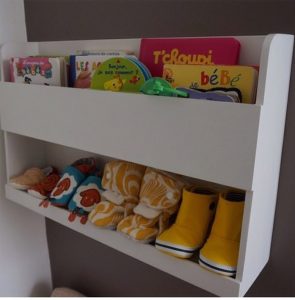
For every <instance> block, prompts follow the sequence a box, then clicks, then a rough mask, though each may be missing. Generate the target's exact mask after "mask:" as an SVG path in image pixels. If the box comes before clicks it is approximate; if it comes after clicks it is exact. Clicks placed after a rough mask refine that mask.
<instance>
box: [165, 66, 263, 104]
mask: <svg viewBox="0 0 295 300" xmlns="http://www.w3.org/2000/svg"><path fill="white" fill-rule="evenodd" d="M257 74H258V72H257V70H256V69H255V68H253V67H248V66H220V65H215V66H206V65H171V64H170V65H169V64H167V65H164V70H163V77H164V78H165V79H166V80H167V81H168V82H170V83H171V85H172V86H173V87H186V88H192V89H203V90H209V89H212V88H235V89H238V90H239V91H240V94H241V99H240V100H241V102H242V103H253V102H254V98H255V92H256V84H257Z"/></svg>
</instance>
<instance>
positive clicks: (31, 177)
mask: <svg viewBox="0 0 295 300" xmlns="http://www.w3.org/2000/svg"><path fill="white" fill-rule="evenodd" d="M47 172H48V168H45V169H43V170H42V169H39V168H35V167H34V168H30V169H28V170H27V171H25V172H24V173H23V174H22V175H18V176H14V177H11V178H10V179H9V184H10V185H11V186H12V187H14V188H15V189H18V190H27V189H29V188H31V187H33V186H34V185H36V184H38V183H40V182H42V181H43V180H44V179H45V178H46V175H47Z"/></svg>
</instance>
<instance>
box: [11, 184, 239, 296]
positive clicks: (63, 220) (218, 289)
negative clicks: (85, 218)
mask: <svg viewBox="0 0 295 300" xmlns="http://www.w3.org/2000/svg"><path fill="white" fill-rule="evenodd" d="M5 193H6V198H7V199H9V200H11V201H13V202H15V203H17V204H19V205H21V206H24V207H26V208H28V209H31V210H33V211H34V212H36V213H38V214H40V215H42V216H44V217H47V218H49V219H51V220H53V221H55V222H57V223H60V224H62V225H64V226H66V227H68V228H70V229H72V230H75V231H77V232H79V233H81V234H83V235H85V236H87V237H89V238H92V239H94V240H96V241H98V242H100V243H102V244H105V245H107V246H109V247H111V248H113V249H116V250H117V251H119V252H122V253H124V254H126V255H129V256H131V257H133V258H134V259H137V260H139V261H141V262H144V263H146V264H148V265H151V266H153V267H155V268H157V269H159V270H161V271H163V272H166V273H169V274H170V275H172V276H174V277H177V278H179V279H182V280H184V281H186V282H189V283H191V284H192V285H195V286H197V287H199V288H202V289H204V290H206V291H209V292H211V293H213V294H215V295H218V296H240V282H239V281H238V280H236V279H233V278H228V277H224V276H221V275H217V274H214V273H213V272H209V271H207V270H205V269H203V268H202V267H200V266H199V265H198V264H197V263H194V262H192V261H189V260H183V259H178V258H175V257H172V256H169V255H166V254H164V253H161V252H160V251H158V250H157V249H156V248H155V247H153V246H152V245H145V244H140V243H137V242H134V241H132V240H130V239H128V238H126V237H125V236H123V235H121V234H119V233H118V232H116V231H111V230H106V229H100V228H97V227H96V226H94V225H92V224H91V223H89V222H87V223H86V224H85V225H82V224H81V223H80V222H79V219H78V218H77V219H76V220H75V221H74V222H69V221H68V215H69V212H68V211H67V210H65V209H61V208H57V207H54V206H51V205H50V206H49V207H47V208H44V207H40V206H39V204H40V200H39V199H36V198H34V197H32V196H31V195H29V194H28V193H26V192H23V191H19V190H16V189H14V188H13V187H11V186H9V185H6V186H5Z"/></svg>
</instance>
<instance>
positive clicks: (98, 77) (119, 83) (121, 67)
mask: <svg viewBox="0 0 295 300" xmlns="http://www.w3.org/2000/svg"><path fill="white" fill-rule="evenodd" d="M150 78H151V74H150V73H149V70H148V69H147V68H146V67H145V66H144V64H142V63H141V62H140V61H138V60H136V59H134V58H131V57H113V58H110V59H108V60H106V61H104V62H103V63H102V64H101V65H100V66H99V67H98V68H97V70H96V71H95V73H94V75H93V77H92V80H91V88H92V89H97V90H108V91H113V92H131V93H139V92H140V88H141V86H142V85H143V84H144V83H145V81H146V80H148V79H150Z"/></svg>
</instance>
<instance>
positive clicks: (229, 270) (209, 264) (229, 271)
mask: <svg viewBox="0 0 295 300" xmlns="http://www.w3.org/2000/svg"><path fill="white" fill-rule="evenodd" d="M199 264H200V266H202V267H204V268H205V269H207V270H209V271H213V272H215V273H218V274H220V275H224V276H235V275H236V271H237V270H236V268H233V267H230V266H225V265H220V264H218V263H216V262H213V261H211V260H209V259H207V258H205V257H204V256H202V255H199Z"/></svg>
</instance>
